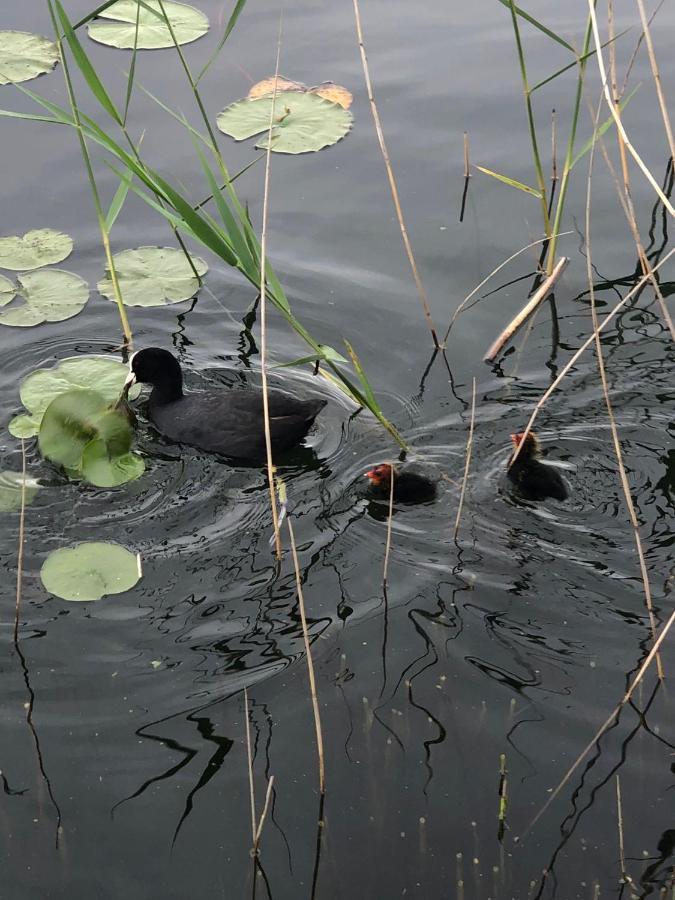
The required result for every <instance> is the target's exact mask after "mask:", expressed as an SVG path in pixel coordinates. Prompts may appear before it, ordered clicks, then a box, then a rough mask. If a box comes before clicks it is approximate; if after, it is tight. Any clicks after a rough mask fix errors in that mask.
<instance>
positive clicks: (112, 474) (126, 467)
mask: <svg viewBox="0 0 675 900" xmlns="http://www.w3.org/2000/svg"><path fill="white" fill-rule="evenodd" d="M80 472H81V473H82V475H83V476H84V477H85V478H86V479H87V481H88V482H89V483H90V484H93V485H94V486H95V487H119V486H120V485H122V484H126V483H127V482H128V481H135V480H136V479H137V478H140V477H141V475H142V474H143V472H145V463H144V462H143V458H142V457H141V456H139V455H138V453H123V454H122V455H121V456H110V454H109V453H108V451H107V449H106V444H105V441H101V440H95V441H90V443H89V444H87V446H86V447H85V448H84V451H83V453H82V462H81V466H80Z"/></svg>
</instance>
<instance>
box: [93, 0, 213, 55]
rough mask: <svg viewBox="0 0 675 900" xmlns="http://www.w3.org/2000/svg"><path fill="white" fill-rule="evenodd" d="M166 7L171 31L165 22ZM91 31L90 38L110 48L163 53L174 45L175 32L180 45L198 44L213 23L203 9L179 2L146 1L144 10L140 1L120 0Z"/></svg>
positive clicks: (110, 7)
mask: <svg viewBox="0 0 675 900" xmlns="http://www.w3.org/2000/svg"><path fill="white" fill-rule="evenodd" d="M162 6H163V7H164V10H165V11H166V15H167V18H168V19H169V22H170V23H171V29H169V27H168V26H167V24H166V20H165V19H164V14H163V12H162ZM148 7H149V9H148ZM137 18H138V29H137V27H136V22H137ZM87 30H88V31H89V37H90V38H92V39H93V40H95V41H98V42H99V43H100V44H106V45H107V46H108V47H117V48H119V49H120V50H133V48H134V47H137V49H139V50H161V49H162V48H164V47H173V46H174V40H173V37H172V36H171V31H173V33H174V35H175V38H176V42H177V43H178V44H189V43H190V42H191V41H196V40H197V39H198V38H200V37H202V36H203V35H205V34H206V32H207V31H208V30H209V20H208V19H207V17H206V16H205V15H204V13H203V12H202V11H201V10H199V9H195V8H194V6H188V5H187V4H186V3H175V2H174V0H164V2H163V3H162V4H161V5H160V3H159V2H158V0H145V4H144V6H141V8H140V10H139V8H138V3H137V2H136V0H118V2H117V3H113V4H112V6H109V7H108V8H107V9H104V10H102V11H101V12H99V14H98V18H97V19H95V20H94V21H93V22H91V23H90V24H89V25H88V26H87ZM137 32H138V34H137Z"/></svg>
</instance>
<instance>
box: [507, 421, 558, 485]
mask: <svg viewBox="0 0 675 900" xmlns="http://www.w3.org/2000/svg"><path fill="white" fill-rule="evenodd" d="M511 440H512V441H513V445H514V448H515V449H514V453H513V454H512V455H511V457H510V459H509V466H508V469H507V475H508V477H509V480H510V481H511V482H512V483H513V484H514V486H515V487H516V490H517V492H518V494H519V495H520V496H521V497H522V498H523V499H524V500H534V501H536V500H546V499H548V498H549V497H552V498H553V499H554V500H566V499H567V487H566V486H565V482H564V481H563V479H562V477H561V475H560V473H559V472H558V471H557V470H556V469H554V468H553V466H547V465H546V464H545V463H542V462H539V460H538V459H537V456H538V454H539V441H538V440H537V438H536V437H535V435H534V434H532V432H530V433H529V434H528V436H527V438H526V439H525V443H524V444H523V446H522V449H521V451H520V453H519V454H518V457H517V458H516V460H515V461H514V462H512V461H511V460H513V456H514V455H515V450H517V449H518V447H519V446H520V444H521V442H522V432H521V433H519V434H512V435H511Z"/></svg>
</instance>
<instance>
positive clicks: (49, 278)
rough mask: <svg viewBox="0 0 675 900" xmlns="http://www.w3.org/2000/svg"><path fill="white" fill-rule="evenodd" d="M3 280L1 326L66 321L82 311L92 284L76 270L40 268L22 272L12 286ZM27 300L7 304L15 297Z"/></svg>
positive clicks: (0, 298) (0, 296) (6, 280)
mask: <svg viewBox="0 0 675 900" xmlns="http://www.w3.org/2000/svg"><path fill="white" fill-rule="evenodd" d="M7 284H10V285H11V282H9V280H8V279H3V281H2V283H0V307H2V309H1V310H0V325H12V326H16V327H21V328H26V327H30V326H32V325H42V324H43V323H44V322H63V321H64V320H65V319H71V318H72V317H73V316H76V315H77V314H78V313H80V312H82V310H83V309H84V307H85V304H86V303H87V300H88V299H89V285H88V284H87V282H86V281H85V280H84V279H83V278H80V276H79V275H76V274H75V273H74V272H66V271H65V270H63V269H37V270H35V271H33V272H25V273H24V274H23V275H19V276H18V278H17V283H16V285H14V286H12V287H11V289H10V288H8V287H7V286H6V285H7ZM17 296H18V297H20V298H21V299H22V300H23V301H24V302H23V303H21V304H17V305H15V306H11V307H9V308H7V307H8V305H9V304H10V303H11V302H12V301H13V300H14V298H15V297H17Z"/></svg>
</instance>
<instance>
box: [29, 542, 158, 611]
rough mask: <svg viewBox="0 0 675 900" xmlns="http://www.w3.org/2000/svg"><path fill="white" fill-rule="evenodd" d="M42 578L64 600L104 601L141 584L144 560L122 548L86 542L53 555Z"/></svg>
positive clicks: (45, 567) (47, 562) (41, 574)
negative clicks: (141, 561)
mask: <svg viewBox="0 0 675 900" xmlns="http://www.w3.org/2000/svg"><path fill="white" fill-rule="evenodd" d="M40 578H41V580H42V584H43V585H44V587H45V589H46V590H48V591H49V593H50V594H55V595H56V596H57V597H60V598H61V599H62V600H74V601H91V600H100V599H101V597H105V596H106V595H108V594H122V593H124V592H125V591H128V590H130V589H131V588H132V587H134V585H136V584H137V583H138V581H139V579H140V578H141V564H140V557H139V556H137V555H136V554H135V553H131V552H130V551H129V550H127V549H126V547H122V546H120V545H119V544H113V543H107V542H105V541H84V542H82V543H81V544H75V546H73V547H62V548H61V549H59V550H54V552H53V553H50V554H49V556H48V557H47V559H46V560H45V561H44V563H43V565H42V569H41V570H40Z"/></svg>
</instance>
